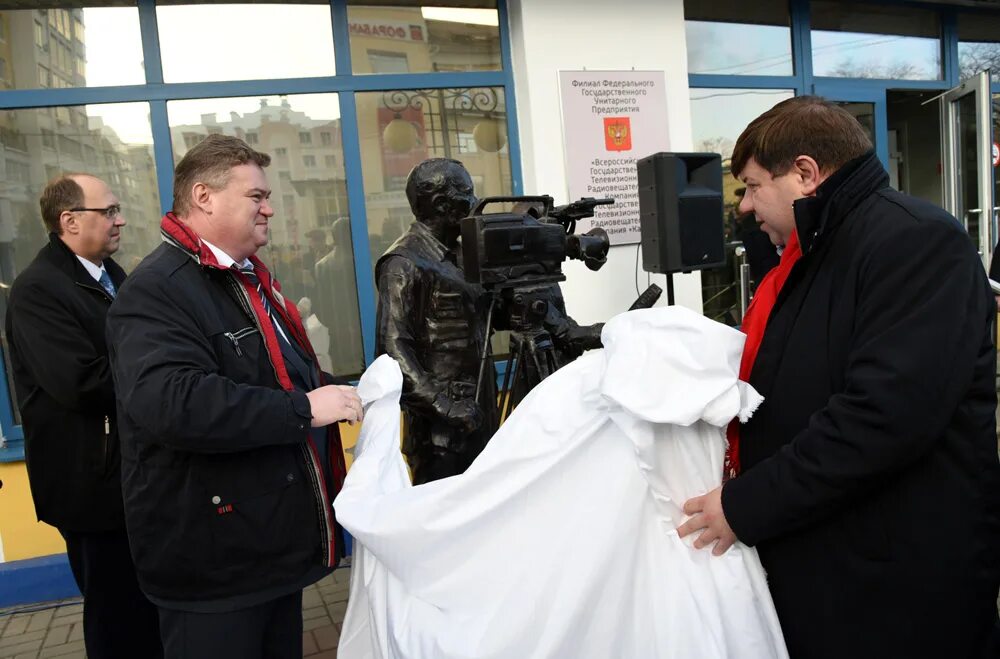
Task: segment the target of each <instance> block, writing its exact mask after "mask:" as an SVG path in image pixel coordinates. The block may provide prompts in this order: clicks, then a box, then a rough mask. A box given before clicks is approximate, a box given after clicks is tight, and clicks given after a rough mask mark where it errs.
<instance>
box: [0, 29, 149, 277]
mask: <svg viewBox="0 0 1000 659" xmlns="http://www.w3.org/2000/svg"><path fill="white" fill-rule="evenodd" d="M85 34H86V33H85V26H84V21H83V10H82V9H49V10H44V9H37V10H31V11H27V10H19V11H3V12H0V36H2V37H4V40H3V42H2V48H0V59H2V60H3V61H2V62H0V75H2V77H3V81H2V84H3V86H4V87H6V88H31V87H37V88H70V87H83V86H86V47H85V45H84V43H85ZM15 55H16V56H15ZM66 172H87V173H92V174H94V175H96V176H99V177H101V178H103V179H105V180H106V181H107V182H108V184H109V185H110V186H111V188H112V190H113V191H114V192H115V194H117V195H118V197H119V199H120V200H121V203H122V208H123V210H124V213H125V215H126V219H128V220H129V228H128V229H127V234H126V239H125V240H123V241H122V248H121V251H120V252H119V254H118V255H117V257H116V258H117V259H118V260H119V261H121V263H122V265H123V266H124V267H126V269H130V267H131V266H133V265H134V264H135V262H137V260H138V258H140V257H141V256H142V255H144V254H145V253H146V252H148V251H149V250H151V249H152V248H153V247H154V246H155V245H156V243H157V241H158V232H157V230H156V228H155V224H154V225H151V222H150V219H149V218H155V217H159V214H160V204H159V198H158V196H157V186H156V171H155V168H154V165H153V152H152V144H129V143H126V142H125V141H123V140H122V139H121V138H120V137H119V135H118V134H117V133H116V131H115V130H114V129H113V128H112V127H110V126H108V125H105V123H104V121H103V120H102V119H101V118H100V117H99V116H92V115H91V114H89V113H88V106H82V105H76V106H60V107H51V108H39V109H21V110H5V111H0V281H2V282H3V283H5V284H9V283H10V282H11V281H12V279H13V277H14V276H16V274H17V272H19V271H20V270H21V269H22V268H23V267H25V266H26V265H27V264H28V263H29V262H30V261H31V259H32V258H33V257H34V255H35V252H36V251H37V250H38V248H39V247H40V246H41V245H42V244H44V242H45V241H46V240H47V236H46V230H45V227H44V226H43V225H42V221H41V217H40V216H39V211H38V197H39V194H40V193H41V189H42V187H44V185H45V183H46V182H47V181H49V180H50V179H52V178H54V177H56V176H59V175H60V174H63V173H66ZM15 243H16V248H15Z"/></svg>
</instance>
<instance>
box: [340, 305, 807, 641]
mask: <svg viewBox="0 0 1000 659" xmlns="http://www.w3.org/2000/svg"><path fill="white" fill-rule="evenodd" d="M743 339H744V335H743V334H741V333H740V332H738V331H737V330H734V329H732V328H729V327H726V326H724V325H721V324H719V323H715V322H713V321H710V320H708V319H706V318H704V317H703V316H701V315H699V314H696V313H694V312H692V311H689V310H686V309H683V308H680V307H670V308H658V309H649V310H644V311H631V312H628V313H625V314H622V315H619V316H617V317H616V318H614V319H612V320H611V322H609V323H608V324H607V325H606V326H605V327H604V333H603V336H602V340H603V344H604V346H605V347H604V349H603V350H595V351H591V352H589V353H587V354H585V355H583V356H582V357H581V358H579V359H577V360H576V361H574V362H573V363H571V364H569V365H568V366H566V367H564V368H562V369H560V370H559V371H557V372H556V373H554V374H553V375H552V376H550V377H549V378H547V379H546V380H544V381H543V382H542V383H541V384H540V385H538V386H537V387H536V388H535V389H534V390H533V391H532V392H531V393H530V394H529V395H528V396H527V397H526V398H525V399H524V401H523V402H522V403H521V404H520V406H519V407H518V408H517V410H516V411H515V412H514V414H512V415H511V417H510V418H509V419H508V420H507V422H506V423H504V425H503V426H502V427H501V428H500V430H499V432H497V434H496V435H494V437H493V438H492V440H491V441H490V443H489V444H488V445H487V447H486V449H485V450H484V451H483V452H482V454H481V455H480V456H479V457H478V458H477V459H476V461H475V462H474V463H473V464H472V466H471V467H470V468H469V469H468V470H467V471H466V472H465V473H464V474H462V475H459V476H454V477H451V478H447V479H444V480H440V481H435V482H432V483H428V484H425V485H421V486H419V487H413V486H412V485H411V484H410V480H409V476H408V472H407V469H406V465H405V463H404V461H403V457H402V455H401V454H400V451H399V441H400V435H399V433H400V427H399V411H400V410H399V396H400V391H401V389H402V375H401V373H400V370H399V367H398V366H397V365H396V363H395V362H394V361H393V360H392V359H391V358H390V357H388V356H382V357H379V358H378V359H377V360H376V361H375V362H374V363H373V364H372V365H371V367H370V368H369V369H368V371H367V372H366V373H365V374H364V376H363V377H362V379H361V382H360V384H359V387H358V391H359V393H360V395H361V397H362V399H363V401H364V402H365V405H366V408H367V409H366V414H365V421H364V424H363V426H362V429H361V435H360V438H359V440H358V443H357V446H356V448H355V461H354V465H353V466H352V468H351V470H350V472H349V473H348V475H347V480H346V481H345V483H344V487H343V490H342V491H341V493H340V495H339V496H338V497H337V499H336V502H335V507H336V511H337V519H338V520H339V521H340V523H341V524H343V525H344V527H345V528H346V529H347V530H348V531H349V532H350V533H351V534H352V535H353V536H354V539H355V544H354V563H353V568H352V574H351V589H350V600H349V606H348V610H347V616H346V619H345V621H344V627H343V631H342V633H341V636H340V647H339V650H338V656H339V657H342V658H343V659H368V658H379V659H388V658H393V659H395V658H409V659H418V658H420V659H446V658H456V659H457V658H473V657H475V658H477V659H478V658H486V657H498V658H499V657H505V658H510V659H515V658H516V659H524V658H527V657H531V658H538V657H566V658H571V659H588V658H593V659H606V658H607V657H622V658H634V659H651V658H655V657H676V658H678V659H691V658H693V657H698V658H699V659H707V658H713V657H717V658H719V659H724V658H728V659H734V658H735V659H738V658H744V657H745V658H747V659H766V658H770V657H786V656H787V653H786V650H785V646H784V642H783V640H782V636H781V630H780V628H779V625H778V620H777V617H776V615H775V612H774V606H773V604H772V602H771V598H770V595H769V593H768V590H767V585H766V583H765V578H764V571H763V569H762V568H761V565H760V562H759V560H758V558H757V554H756V552H755V550H753V549H752V548H749V547H746V546H744V545H742V544H740V543H737V544H736V545H735V546H734V547H733V548H732V549H730V550H729V551H728V552H727V553H726V554H724V555H723V556H721V557H717V556H712V554H711V552H710V551H709V550H707V549H702V550H697V549H694V548H693V547H692V546H691V541H690V539H685V540H681V539H680V538H679V537H678V536H677V532H676V530H675V529H676V527H677V526H678V524H680V523H681V522H682V521H683V519H684V514H683V513H682V512H681V507H682V506H683V504H684V502H685V501H686V500H687V499H688V498H690V497H693V496H696V495H699V494H703V493H704V492H707V491H708V490H710V489H712V488H714V487H716V486H718V485H719V483H720V482H721V477H722V461H723V454H724V451H725V426H726V424H727V423H728V422H729V421H730V420H731V419H733V418H739V419H741V420H744V421H745V420H746V419H747V418H749V416H750V414H752V413H753V411H754V410H755V409H756V407H757V406H758V405H759V404H760V402H761V397H760V395H759V394H758V393H757V392H756V391H754V390H753V389H752V388H751V387H750V386H749V385H747V384H746V383H744V382H740V381H739V380H738V370H739V363H740V353H741V350H742V348H743Z"/></svg>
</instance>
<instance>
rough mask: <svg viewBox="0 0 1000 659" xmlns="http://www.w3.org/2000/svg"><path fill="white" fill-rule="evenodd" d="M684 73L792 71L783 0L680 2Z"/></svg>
mask: <svg viewBox="0 0 1000 659" xmlns="http://www.w3.org/2000/svg"><path fill="white" fill-rule="evenodd" d="M684 18H685V21H684V27H685V31H686V33H687V53H688V73H712V74H720V75H772V76H774V75H792V74H793V73H794V71H793V70H792V35H791V30H790V29H789V22H790V18H789V13H788V2H787V0H766V1H761V2H754V3H745V2H736V1H734V0H722V1H718V2H701V1H695V0H685V2H684Z"/></svg>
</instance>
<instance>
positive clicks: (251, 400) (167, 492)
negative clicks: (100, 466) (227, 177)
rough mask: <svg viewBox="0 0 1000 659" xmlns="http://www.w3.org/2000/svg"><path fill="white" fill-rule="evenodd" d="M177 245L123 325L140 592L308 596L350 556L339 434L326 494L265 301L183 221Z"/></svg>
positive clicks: (131, 524) (129, 483)
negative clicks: (292, 588)
mask: <svg viewBox="0 0 1000 659" xmlns="http://www.w3.org/2000/svg"><path fill="white" fill-rule="evenodd" d="M163 233H164V236H165V238H166V239H167V241H168V242H166V243H164V244H162V245H160V246H159V247H158V248H157V249H155V250H154V251H153V252H152V253H151V254H150V255H149V256H148V257H146V259H145V260H144V261H143V262H142V263H141V264H140V265H139V267H138V268H136V270H135V272H134V273H133V275H132V276H131V277H130V278H129V280H128V282H126V285H125V286H123V287H122V290H121V291H120V292H119V295H118V297H117V299H116V300H115V304H114V305H113V306H112V308H111V312H110V314H109V316H108V340H109V343H110V346H111V362H112V368H113V371H114V376H115V382H116V386H117V390H118V396H119V398H118V405H119V408H118V409H119V419H120V422H121V436H122V476H123V488H124V495H125V515H126V520H127V525H128V532H129V539H130V542H131V546H132V554H133V557H134V559H135V564H136V569H137V572H138V576H139V582H140V585H141V586H142V588H143V590H144V591H146V592H147V593H149V594H150V595H152V596H154V597H157V598H161V599H164V600H171V601H187V602H196V601H206V600H219V599H224V598H234V597H237V598H238V597H242V596H245V595H252V594H254V593H260V592H263V591H268V590H272V589H275V588H282V587H284V586H286V585H288V584H293V583H297V582H299V581H301V580H302V579H304V578H305V576H306V574H307V573H309V572H311V571H316V569H317V568H319V567H321V566H324V565H326V566H332V565H335V564H336V558H337V555H338V552H340V551H341V548H340V547H338V546H335V532H334V520H333V510H332V507H331V501H332V499H333V497H334V495H335V494H336V493H337V491H339V489H340V484H341V482H342V480H343V476H344V473H345V469H344V462H343V450H342V448H341V445H340V439H339V436H338V435H337V430H336V426H335V425H334V426H331V427H330V428H329V432H328V435H327V437H328V446H327V448H328V450H327V451H326V454H327V455H328V456H330V458H331V462H332V464H331V465H330V469H329V471H330V472H332V474H333V482H326V479H325V478H324V475H323V472H324V470H323V469H322V468H321V465H320V464H319V457H318V456H319V455H320V452H319V451H317V447H316V445H315V444H314V443H313V442H312V440H311V439H310V433H309V427H310V419H311V413H310V406H309V401H308V399H307V398H306V396H305V394H304V393H303V392H301V391H297V390H294V389H293V387H292V385H291V381H290V379H289V377H288V374H287V372H286V370H285V362H284V360H283V359H282V356H281V353H280V348H279V346H278V343H277V341H278V338H277V336H276V334H275V331H274V328H273V325H272V324H271V322H270V320H269V319H268V318H267V316H266V312H264V310H263V307H262V305H261V301H260V297H259V296H258V294H257V292H256V289H255V288H252V287H251V286H250V285H249V284H248V283H247V282H246V281H245V280H244V279H243V277H242V276H240V275H237V274H236V273H235V272H234V271H233V270H232V269H226V268H222V267H220V266H219V265H218V263H217V262H216V260H215V257H214V255H213V254H212V252H211V251H210V250H208V248H207V247H206V246H205V245H204V244H203V243H201V241H200V240H199V239H198V237H197V236H196V235H194V234H193V233H192V232H191V231H190V229H188V228H187V227H185V225H183V224H182V223H181V222H179V221H178V220H176V219H175V218H174V217H173V216H172V215H168V216H167V217H166V218H164V221H163ZM251 260H253V261H254V265H255V271H256V272H257V274H258V275H259V277H260V280H261V283H262V284H263V286H264V288H265V290H266V291H268V294H269V297H270V301H271V305H272V307H273V308H275V309H277V310H279V311H282V312H283V313H282V315H283V317H284V321H285V326H286V327H287V328H289V329H290V331H291V335H292V336H291V338H292V339H293V340H296V341H298V343H299V345H300V346H301V347H302V348H303V349H304V350H306V351H307V353H309V354H311V353H312V349H311V347H310V346H309V342H308V339H306V337H305V331H304V330H303V328H302V325H301V321H300V319H299V317H298V314H297V312H296V311H295V310H294V309H295V306H294V304H292V303H291V302H290V301H289V302H287V304H286V303H285V301H284V299H283V298H282V297H281V295H280V292H279V291H278V289H277V287H276V286H272V280H271V278H270V275H269V274H268V273H267V270H266V269H265V268H264V266H263V264H262V263H260V261H258V260H256V259H254V258H253V257H252V259H251ZM314 362H315V360H314Z"/></svg>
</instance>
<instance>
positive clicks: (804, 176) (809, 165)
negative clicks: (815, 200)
mask: <svg viewBox="0 0 1000 659" xmlns="http://www.w3.org/2000/svg"><path fill="white" fill-rule="evenodd" d="M792 171H793V172H795V174H796V175H798V177H799V180H800V181H801V186H802V194H803V195H804V196H806V197H808V196H811V195H814V194H816V188H818V187H819V186H820V184H821V183H822V182H823V181H824V180H826V176H824V175H823V172H822V171H820V167H819V165H818V164H817V163H816V161H815V160H814V159H813V157H812V156H799V157H797V158H796V159H795V162H794V163H793V164H792Z"/></svg>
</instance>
